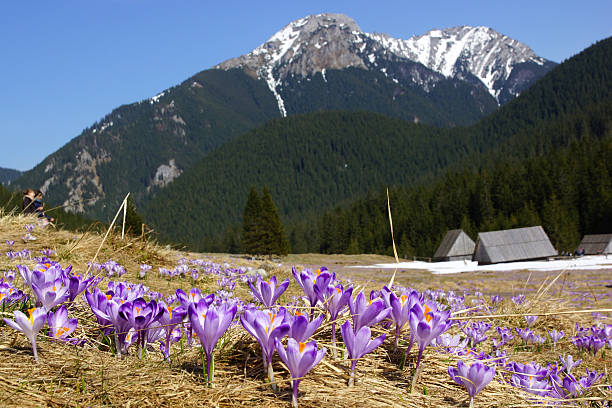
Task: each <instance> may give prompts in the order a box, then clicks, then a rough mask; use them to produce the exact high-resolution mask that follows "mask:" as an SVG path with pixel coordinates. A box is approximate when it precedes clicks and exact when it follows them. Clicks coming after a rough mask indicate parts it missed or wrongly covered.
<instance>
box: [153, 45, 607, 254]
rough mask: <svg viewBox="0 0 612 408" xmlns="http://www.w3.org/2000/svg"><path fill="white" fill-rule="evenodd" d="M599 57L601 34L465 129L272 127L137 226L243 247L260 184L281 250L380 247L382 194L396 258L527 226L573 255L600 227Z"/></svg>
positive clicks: (201, 242) (349, 122) (386, 238)
mask: <svg viewBox="0 0 612 408" xmlns="http://www.w3.org/2000/svg"><path fill="white" fill-rule="evenodd" d="M610 60H612V39H607V40H604V41H600V42H599V43H597V44H595V45H594V46H592V47H590V48H588V49H586V50H585V51H583V52H582V53H580V54H578V55H576V56H575V57H573V58H572V59H570V60H568V61H566V62H565V63H563V64H561V65H559V66H557V67H556V68H555V69H553V70H552V71H551V72H550V73H549V74H547V75H546V76H545V77H543V78H542V79H541V80H540V81H538V82H537V83H536V84H535V85H534V86H532V87H531V88H530V89H529V90H527V91H525V92H524V93H523V95H521V96H520V97H519V98H517V99H516V100H514V101H512V102H510V103H508V104H507V105H505V106H504V107H502V108H501V109H499V110H498V111H497V112H495V113H494V114H492V115H490V116H489V117H487V118H485V119H484V120H482V121H480V122H479V123H478V124H476V125H473V126H469V127H458V128H453V129H440V128H435V127H430V126H423V125H415V124H411V123H407V122H405V121H402V120H399V119H391V118H388V117H386V116H384V115H380V114H373V113H366V112H363V113H359V112H321V113H311V114H306V115H296V116H291V117H288V118H284V119H276V120H273V121H271V122H268V123H267V124H265V125H263V126H262V127H260V128H257V129H255V130H253V131H250V132H248V133H246V134H244V135H243V136H241V137H239V138H237V139H235V140H234V141H232V142H229V143H227V144H225V145H224V146H222V147H221V148H219V149H217V150H216V151H215V152H214V154H211V155H209V156H207V157H206V158H205V160H202V161H201V162H200V163H198V164H197V165H195V166H194V167H193V168H191V169H189V170H188V171H186V172H185V173H184V174H183V175H182V176H181V177H179V178H178V179H177V180H175V182H173V183H172V184H171V185H170V186H168V187H167V188H166V189H164V190H163V191H161V192H160V193H159V194H158V195H157V196H156V197H155V198H154V199H153V201H152V202H151V203H150V204H149V205H147V206H145V209H144V215H145V218H147V219H148V220H150V222H152V223H153V224H154V228H155V229H156V230H157V231H160V238H161V239H162V240H169V241H173V242H182V243H185V244H187V245H189V246H191V247H193V248H194V249H197V250H209V251H237V252H240V251H242V250H243V249H244V248H241V245H240V243H241V242H243V240H242V238H241V236H240V235H241V232H242V228H241V225H242V222H243V218H242V217H243V213H242V212H243V209H244V205H245V203H246V201H247V197H248V193H249V191H248V189H249V186H257V187H259V188H261V187H262V186H264V185H267V186H268V187H269V189H270V191H271V194H272V195H273V197H274V201H275V202H276V203H277V205H278V209H279V213H280V216H281V219H282V220H283V222H284V224H285V231H286V232H287V235H288V237H289V241H290V245H291V251H292V252H345V253H361V252H379V253H389V251H390V247H391V242H390V234H389V227H388V220H387V216H386V197H385V196H384V194H383V193H382V192H383V191H384V189H385V188H386V187H391V192H392V194H391V203H392V209H393V212H394V214H395V216H396V217H398V218H397V220H396V221H395V225H396V228H395V229H396V231H395V232H396V238H397V239H398V242H397V244H398V245H399V246H400V248H401V252H402V254H403V255H411V256H424V257H427V256H431V255H432V254H433V252H434V251H435V249H436V246H437V245H438V243H439V241H440V239H441V238H442V236H443V235H444V233H445V232H446V231H447V230H448V229H451V228H464V229H465V230H466V232H468V234H470V235H471V236H472V237H473V238H475V236H476V234H477V232H478V231H486V230H494V229H499V228H510V227H518V226H527V225H535V224H542V225H544V228H545V229H546V231H547V232H548V233H549V235H550V236H551V239H552V240H553V243H554V244H555V245H556V246H557V247H558V249H559V250H565V249H573V247H575V246H576V245H577V244H578V243H579V241H580V238H581V237H582V235H583V234H585V233H596V232H606V231H607V229H610V225H611V223H610V219H609V213H608V212H607V211H609V210H607V208H609V203H608V202H607V201H606V200H608V198H607V197H609V183H610V171H609V168H608V167H606V166H607V165H606V163H608V162H609V160H607V158H606V157H605V156H601V155H605V154H606V152H607V150H606V149H605V147H606V146H608V145H607V144H606V143H609V142H608V138H609V137H610V127H611V126H610V118H611V117H612V103H611V101H612V88H611V87H610V83H612V70H611V68H610V66H609V64H608V63H607V62H608V61H610ZM590 146H599V148H598V149H589V147H590ZM597 163H600V164H597ZM578 169H580V171H578ZM177 197H180V198H179V199H177ZM359 197H361V198H359ZM356 198H358V199H357V201H355V199H356ZM194 208H197V209H198V210H197V211H195V210H194ZM162 209H163V211H162ZM186 212H189V213H191V214H192V215H193V217H192V218H190V219H189V220H188V222H187V221H185V220H184V219H181V217H180V214H184V213H186ZM321 214H323V215H321ZM194 220H195V221H196V222H194ZM600 230H601V231H600ZM604 230H605V231H604ZM608 232H609V231H608Z"/></svg>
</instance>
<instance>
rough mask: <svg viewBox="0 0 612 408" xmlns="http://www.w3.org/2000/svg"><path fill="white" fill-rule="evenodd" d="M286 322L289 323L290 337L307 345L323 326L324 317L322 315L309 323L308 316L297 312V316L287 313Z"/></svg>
mask: <svg viewBox="0 0 612 408" xmlns="http://www.w3.org/2000/svg"><path fill="white" fill-rule="evenodd" d="M285 316H286V319H285V322H286V323H289V327H290V328H289V333H288V334H289V337H291V338H293V339H295V340H296V341H297V342H298V343H305V342H306V340H308V339H309V338H310V337H311V336H312V335H313V334H314V332H315V331H316V330H317V329H318V328H319V326H321V322H322V321H323V318H324V317H325V316H324V315H320V316H319V317H317V318H316V319H314V320H313V321H311V322H309V321H308V319H307V318H306V316H304V315H303V314H301V313H300V312H297V313H296V314H295V316H292V315H291V314H290V313H287V314H286V315H285Z"/></svg>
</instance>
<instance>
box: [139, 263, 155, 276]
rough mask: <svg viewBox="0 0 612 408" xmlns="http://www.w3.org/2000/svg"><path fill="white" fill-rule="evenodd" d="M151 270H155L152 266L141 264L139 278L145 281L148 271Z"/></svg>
mask: <svg viewBox="0 0 612 408" xmlns="http://www.w3.org/2000/svg"><path fill="white" fill-rule="evenodd" d="M151 269H153V267H152V266H151V265H147V264H140V271H139V272H138V277H139V278H140V279H144V277H145V276H147V271H150V270H151Z"/></svg>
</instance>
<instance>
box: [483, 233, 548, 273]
mask: <svg viewBox="0 0 612 408" xmlns="http://www.w3.org/2000/svg"><path fill="white" fill-rule="evenodd" d="M555 255H557V251H556V250H555V248H554V247H553V246H552V244H551V243H550V240H549V239H548V236H547V235H546V232H544V229H543V228H542V227H541V226H537V227H528V228H515V229H509V230H502V231H491V232H481V233H480V234H478V242H477V244H476V250H475V251H474V260H475V261H478V263H483V264H487V263H498V262H512V261H522V260H529V259H539V258H547V257H549V256H555Z"/></svg>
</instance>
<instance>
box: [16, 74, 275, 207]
mask: <svg viewBox="0 0 612 408" xmlns="http://www.w3.org/2000/svg"><path fill="white" fill-rule="evenodd" d="M276 116H278V112H277V109H276V103H275V101H274V98H273V97H272V95H271V94H270V93H269V91H268V90H267V88H266V86H265V84H264V83H262V82H261V81H256V80H253V79H252V78H250V77H248V76H247V75H244V73H242V72H241V71H238V70H229V71H221V70H208V71H203V72H201V73H199V74H197V75H195V76H193V77H192V78H190V79H188V80H187V81H185V82H183V83H182V84H181V85H178V86H176V87H174V88H171V89H169V90H167V91H164V92H162V93H161V94H159V95H157V96H155V97H153V98H151V99H149V100H145V101H142V102H139V103H135V104H132V105H125V106H122V107H120V108H118V109H115V110H114V111H113V112H112V113H111V114H109V115H107V116H106V117H105V118H104V119H102V120H101V121H100V122H99V123H96V124H94V125H93V126H92V127H90V128H88V129H85V130H84V131H83V133H82V134H81V135H80V136H79V137H77V138H75V139H73V140H72V141H70V142H69V143H68V144H66V145H65V146H64V147H62V148H61V149H60V150H58V151H57V152H56V153H54V154H52V155H50V156H49V157H47V158H46V159H45V160H43V161H42V162H41V163H40V164H39V165H37V166H36V167H35V168H34V169H33V170H31V171H29V172H26V173H25V174H24V175H23V176H22V177H21V178H20V179H19V180H18V185H20V186H41V190H43V191H44V192H46V193H47V194H46V197H47V199H48V200H49V201H51V202H55V203H60V204H64V205H68V207H67V208H68V209H71V210H73V211H80V212H82V211H85V210H87V212H88V213H89V214H92V215H95V216H109V215H110V214H111V212H113V211H114V208H116V207H117V206H118V205H119V203H120V202H121V200H123V197H124V196H125V194H126V193H127V192H128V191H130V192H132V194H133V196H134V197H135V199H136V201H137V202H142V201H143V199H144V198H145V197H146V196H148V195H149V194H150V193H152V192H154V191H156V190H157V189H159V188H160V187H164V186H165V185H166V184H168V183H169V182H171V181H172V180H173V179H174V178H176V177H177V176H178V175H179V174H180V173H182V172H183V171H184V170H185V169H186V168H189V167H190V166H191V165H193V164H194V163H195V162H197V160H198V159H200V158H201V157H202V156H204V155H205V154H206V153H208V152H210V151H212V150H213V149H215V148H216V147H218V146H219V145H222V144H223V143H225V142H227V141H229V140H231V139H232V138H233V137H235V136H236V135H238V134H240V133H243V132H244V131H246V130H248V129H249V128H251V127H253V126H254V125H257V124H260V123H263V122H265V121H266V120H268V119H271V118H274V117H276Z"/></svg>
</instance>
